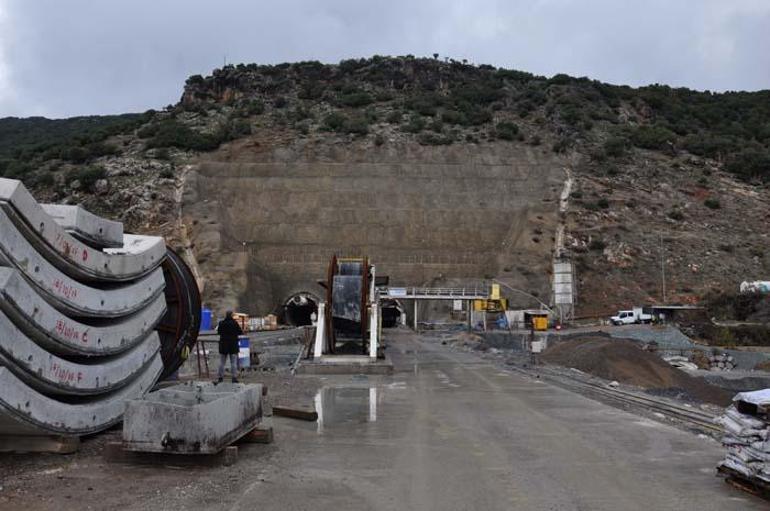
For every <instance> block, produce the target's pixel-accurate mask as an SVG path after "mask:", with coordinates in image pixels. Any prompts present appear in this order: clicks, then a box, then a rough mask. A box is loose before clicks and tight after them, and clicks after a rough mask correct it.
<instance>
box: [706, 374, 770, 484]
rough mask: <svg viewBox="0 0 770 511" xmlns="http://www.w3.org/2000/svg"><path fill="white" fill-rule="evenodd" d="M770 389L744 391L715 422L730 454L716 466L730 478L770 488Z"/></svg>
mask: <svg viewBox="0 0 770 511" xmlns="http://www.w3.org/2000/svg"><path fill="white" fill-rule="evenodd" d="M769 412H770V389H764V390H758V391H755V392H741V393H740V394H737V395H736V396H735V397H734V398H733V405H732V406H730V407H729V408H727V410H726V411H725V413H724V415H722V416H720V417H718V418H717V419H716V423H717V424H720V425H721V426H722V427H724V437H723V438H722V444H723V445H724V446H725V447H726V448H727V454H726V456H725V458H724V460H722V462H721V463H720V464H719V466H718V467H717V468H718V470H719V471H720V472H721V473H722V474H725V475H726V476H727V477H728V478H732V479H738V480H740V481H742V482H747V483H750V484H751V485H753V486H755V487H757V488H759V489H762V490H764V491H767V490H768V489H770V415H769V414H768V413H769Z"/></svg>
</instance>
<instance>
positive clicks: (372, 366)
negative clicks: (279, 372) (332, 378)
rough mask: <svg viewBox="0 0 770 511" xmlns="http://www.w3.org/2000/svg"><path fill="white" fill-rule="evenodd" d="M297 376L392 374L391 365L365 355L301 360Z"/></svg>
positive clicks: (385, 361) (386, 360) (385, 359)
mask: <svg viewBox="0 0 770 511" xmlns="http://www.w3.org/2000/svg"><path fill="white" fill-rule="evenodd" d="M297 373H299V374H393V363H392V362H391V361H390V358H388V357H387V356H386V357H385V358H384V359H374V360H373V359H371V358H370V357H368V356H366V355H324V356H322V357H320V358H314V359H312V360H302V361H301V363H300V365H299V367H298V368H297Z"/></svg>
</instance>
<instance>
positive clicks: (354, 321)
mask: <svg viewBox="0 0 770 511" xmlns="http://www.w3.org/2000/svg"><path fill="white" fill-rule="evenodd" d="M378 282H380V283H387V277H384V278H379V279H378V278H377V277H376V276H375V268H374V265H372V264H370V263H369V259H368V258H367V257H340V258H338V257H337V256H336V255H334V256H332V258H331V261H330V262H329V268H328V271H327V275H326V280H325V281H319V284H320V285H321V286H322V287H324V288H325V290H326V301H325V302H322V303H321V304H319V307H318V325H317V328H316V349H315V353H316V355H318V356H320V355H322V354H327V355H333V354H335V353H341V354H342V353H344V354H355V353H361V354H364V355H367V354H368V355H369V356H370V357H372V358H376V357H377V340H378V339H379V335H380V328H381V325H380V323H381V321H380V313H379V294H378V290H377V286H376V284H377V283H378Z"/></svg>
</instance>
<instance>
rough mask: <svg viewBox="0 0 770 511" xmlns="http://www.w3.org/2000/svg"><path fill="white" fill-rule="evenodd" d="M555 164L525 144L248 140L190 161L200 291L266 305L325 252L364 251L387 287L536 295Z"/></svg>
mask: <svg viewBox="0 0 770 511" xmlns="http://www.w3.org/2000/svg"><path fill="white" fill-rule="evenodd" d="M564 165H565V162H564V161H563V160H561V159H559V158H558V157H557V156H555V155H553V154H552V153H550V152H546V151H544V150H541V149H537V148H532V147H528V146H522V145H513V144H510V145H508V144H506V145H503V144H497V145H485V146H478V145H466V146H462V147H459V146H449V147H427V146H421V145H419V144H417V143H400V142H399V143H386V144H385V145H383V146H376V145H375V144H372V143H371V142H370V141H369V142H367V141H365V140H357V141H352V142H350V143H348V144H342V143H338V144H334V145H329V144H328V143H326V144H318V145H314V144H313V143H311V142H302V141H296V142H294V143H291V144H289V145H286V146H283V147H278V148H275V147H274V146H273V147H271V149H270V150H263V149H262V146H260V145H259V144H258V143H257V142H255V141H254V140H253V139H252V140H248V139H247V140H244V141H239V142H237V143H234V144H230V145H229V146H227V147H226V148H223V149H220V150H219V151H217V152H214V153H209V154H207V155H204V156H202V157H201V159H200V160H199V162H198V163H197V164H196V165H194V166H193V167H192V170H191V171H190V172H189V173H188V175H187V182H186V188H185V193H184V199H183V206H182V207H183V219H184V222H185V224H186V225H187V227H188V230H189V232H190V237H191V243H192V244H193V246H194V251H195V254H196V257H197V259H198V264H199V266H200V268H201V270H202V274H204V275H205V276H206V283H205V288H204V300H206V301H209V302H211V303H218V304H222V305H223V306H227V305H232V306H236V305H237V306H240V307H244V308H248V309H249V310H254V311H258V312H261V313H264V312H268V311H270V310H273V309H274V308H275V307H276V306H278V305H280V304H281V303H283V302H284V301H285V300H287V299H288V298H290V297H291V296H292V295H294V294H296V293H301V292H311V293H316V294H320V292H321V289H320V288H319V287H318V285H317V284H316V282H317V280H318V279H319V278H323V276H324V275H325V271H326V266H327V265H328V261H329V259H330V257H331V256H332V254H335V253H336V254H340V255H360V254H366V255H368V256H369V257H370V258H371V259H372V261H373V262H374V263H375V264H376V266H377V272H378V274H381V275H389V276H390V277H391V283H392V284H393V285H462V284H468V283H473V282H476V281H478V280H479V279H483V278H490V277H495V276H500V277H504V278H506V279H507V281H508V282H510V283H511V285H515V286H516V287H520V288H522V289H525V290H527V291H531V292H534V293H538V294H540V295H541V296H544V297H547V296H548V293H549V286H550V284H549V279H550V277H549V271H550V264H551V251H552V247H553V236H554V231H555V226H556V223H557V222H558V197H559V193H560V191H561V188H562V184H563V180H564V175H565V174H564Z"/></svg>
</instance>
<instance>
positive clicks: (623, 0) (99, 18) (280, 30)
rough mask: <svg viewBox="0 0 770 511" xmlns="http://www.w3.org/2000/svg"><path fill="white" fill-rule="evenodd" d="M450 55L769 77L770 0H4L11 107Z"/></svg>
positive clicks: (614, 78)
mask: <svg viewBox="0 0 770 511" xmlns="http://www.w3.org/2000/svg"><path fill="white" fill-rule="evenodd" d="M434 52H437V53H439V54H440V55H442V56H450V57H453V58H456V59H458V60H459V59H463V58H465V59H468V60H469V61H471V62H474V63H478V64H481V63H488V64H493V65H495V66H501V67H507V68H515V69H521V70H525V71H529V72H532V73H536V74H542V75H547V76H551V75H553V74H555V73H568V74H570V75H574V76H589V77H591V78H596V79H600V80H603V81H607V82H611V83H623V84H630V85H643V84H648V83H656V82H657V83H667V84H671V85H675V86H686V87H691V88H696V89H701V90H703V89H710V90H728V89H729V90H739V89H740V90H758V89H767V88H770V0H508V1H505V0H468V1H459V0H457V1H453V0H388V1H383V0H377V1H367V0H280V1H274V2H271V1H267V0H217V1H213V0H211V1H203V0H0V117H4V116H9V115H13V116H31V115H44V116H47V117H68V116H73V115H86V114H106V113H121V112H137V111H144V110H147V109H149V108H161V107H163V106H165V105H167V104H169V103H175V102H176V101H177V100H178V99H179V96H180V94H181V90H182V85H183V83H184V80H185V78H186V77H187V76H189V75H191V74H196V73H200V74H204V75H205V74H209V73H210V72H211V70H212V69H213V68H215V67H221V66H222V63H223V61H224V59H227V62H228V63H240V62H257V63H279V62H286V61H297V60H311V59H312V60H320V61H323V62H337V61H339V60H340V59H344V58H350V57H363V56H371V55H375V54H379V55H406V54H408V53H411V54H413V55H416V56H429V55H431V54H432V53H434Z"/></svg>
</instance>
